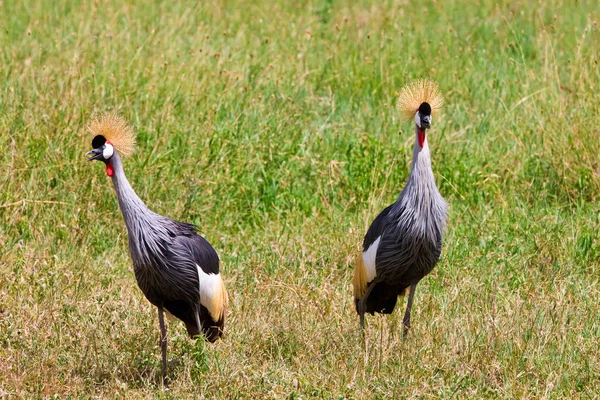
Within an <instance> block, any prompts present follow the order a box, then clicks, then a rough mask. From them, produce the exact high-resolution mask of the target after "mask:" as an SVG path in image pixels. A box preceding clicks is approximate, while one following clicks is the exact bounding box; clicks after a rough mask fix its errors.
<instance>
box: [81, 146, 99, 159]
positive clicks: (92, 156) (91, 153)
mask: <svg viewBox="0 0 600 400" xmlns="http://www.w3.org/2000/svg"><path fill="white" fill-rule="evenodd" d="M85 155H86V156H90V157H89V158H88V161H94V160H98V159H99V158H101V157H102V147H98V148H97V149H94V150H90V151H88V152H87V153H85Z"/></svg>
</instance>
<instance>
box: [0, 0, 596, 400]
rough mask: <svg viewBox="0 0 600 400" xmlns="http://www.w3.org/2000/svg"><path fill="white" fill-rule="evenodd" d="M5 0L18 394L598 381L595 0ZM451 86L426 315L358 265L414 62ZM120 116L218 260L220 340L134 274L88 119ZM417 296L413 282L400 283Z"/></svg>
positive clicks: (388, 174) (381, 197)
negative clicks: (170, 311) (360, 298)
mask: <svg viewBox="0 0 600 400" xmlns="http://www.w3.org/2000/svg"><path fill="white" fill-rule="evenodd" d="M129 3H130V4H123V2H119V1H101V0H100V1H84V2H83V3H81V2H78V1H62V2H36V1H18V2H17V1H15V2H13V1H0V149H1V151H0V166H2V171H1V172H0V360H1V361H0V397H6V398H37V397H40V398H44V397H52V396H56V397H57V398H87V397H108V398H146V397H157V398H182V397H186V396H190V395H194V396H197V397H205V398H223V399H229V398H290V399H292V398H294V399H295V398H303V399H306V398H313V397H314V398H327V399H329V398H331V399H341V398H349V399H350V398H352V399H366V398H377V399H384V398H409V397H418V398H451V397H454V398H507V399H510V398H556V399H560V398H597V397H598V396H600V282H599V280H600V237H599V233H598V232H599V228H600V208H599V205H600V140H599V133H600V130H599V128H598V126H599V125H600V111H599V104H600V95H599V90H600V72H599V71H600V66H599V57H600V56H599V54H600V28H599V27H598V21H600V4H599V3H598V2H595V1H579V2H564V3H565V4H563V2H560V1H537V2H535V1H500V2H496V1H492V0H480V1H458V0H457V1H429V0H425V1H419V2H414V3H410V4H409V3H408V2H407V1H393V0H389V1H382V2H375V3H373V4H369V3H368V2H337V1H323V2H321V1H311V2H308V3H306V4H304V3H302V2H298V4H297V5H292V3H294V2H288V1H279V2H276V3H274V2H272V1H258V2H256V1H245V2H233V1H226V2H223V3H221V4H220V5H214V6H213V5H211V4H210V3H211V2H206V3H207V4H196V3H194V2H187V1H180V2H175V4H170V2H164V3H163V2H159V1H154V2H153V1H144V2H135V3H139V4H134V2H129ZM418 77H431V78H434V79H435V80H437V81H438V82H439V84H440V87H441V89H442V91H443V92H444V94H445V96H446V104H447V105H446V108H445V110H444V113H443V115H442V116H440V117H439V118H437V119H435V120H434V126H433V130H432V131H431V133H430V136H429V141H430V146H431V149H432V159H433V169H434V172H435V174H436V179H437V183H438V187H439V188H440V191H441V192H442V194H443V195H444V196H445V197H446V198H447V199H448V202H449V203H450V221H449V225H448V228H447V232H446V236H445V242H444V251H443V254H442V259H441V261H440V263H439V264H438V265H437V267H436V269H435V270H434V271H433V272H432V274H431V275H430V276H428V277H427V278H425V279H424V280H423V281H422V283H421V284H420V285H419V287H418V289H417V294H416V299H415V306H414V310H413V320H412V322H413V327H412V330H411V333H410V336H409V339H408V340H407V341H406V342H404V343H403V342H402V340H401V338H400V336H401V335H400V334H399V333H400V329H399V328H400V325H401V314H402V312H401V311H402V310H401V311H400V312H398V311H397V312H396V313H395V314H394V315H393V316H391V317H386V318H384V317H381V316H377V317H370V318H368V321H367V323H368V327H367V330H366V333H367V335H366V337H367V346H366V349H364V348H363V347H362V342H361V339H360V336H359V331H358V317H357V316H356V314H355V312H354V310H353V302H352V297H351V284H350V281H351V277H352V268H353V261H354V257H355V254H356V252H357V249H358V248H359V243H361V241H362V237H363V235H364V233H365V231H366V228H367V227H368V225H369V223H370V222H371V220H372V219H373V218H374V217H375V216H376V215H377V213H378V212H379V211H380V210H381V209H382V208H383V207H384V206H386V205H388V204H389V203H391V202H393V201H394V200H395V198H396V196H397V195H398V193H399V192H400V190H401V189H402V187H403V186H404V183H405V181H406V178H407V175H408V169H409V165H410V160H411V156H412V145H413V141H414V135H413V133H412V127H411V125H410V124H402V123H401V122H400V121H399V116H398V113H397V111H396V110H395V108H394V100H395V94H396V92H397V91H398V90H399V89H400V88H401V87H402V85H403V84H405V83H406V82H408V81H409V80H410V79H413V78H418ZM109 110H115V111H118V112H119V113H120V114H122V115H123V116H125V117H126V118H127V119H128V120H129V121H130V122H131V124H132V126H133V127H134V129H135V130H136V131H137V134H138V142H139V147H138V151H137V152H136V153H135V154H134V155H133V156H132V157H129V158H127V159H126V160H124V163H125V170H126V173H127V174H128V177H129V180H130V182H131V183H132V186H133V187H134V188H135V190H136V191H137V193H138V194H139V196H140V197H141V198H142V199H143V200H144V201H146V203H147V204H148V205H149V206H150V207H151V208H152V209H153V210H154V211H156V212H158V213H161V214H164V215H167V216H170V217H173V218H176V219H180V220H185V221H190V222H193V223H195V224H197V225H198V226H199V228H200V231H201V233H202V234H203V235H204V236H205V237H206V238H207V239H208V240H209V241H210V242H211V243H212V244H213V245H214V247H215V248H216V249H217V251H218V252H219V254H220V257H221V260H222V271H223V276H224V278H225V282H226V285H227V287H228V290H229V294H230V299H231V307H230V311H229V313H228V319H227V325H226V337H225V339H224V340H223V341H220V342H219V343H216V344H215V345H210V344H205V343H204V342H203V341H202V340H198V341H191V340H189V339H188V338H187V337H186V335H185V328H184V326H183V324H181V323H178V322H171V323H169V327H168V332H169V356H170V357H172V358H175V359H177V360H178V363H176V364H174V366H173V367H172V368H171V372H170V380H171V384H170V388H169V390H165V388H163V386H162V385H161V383H160V368H161V363H160V349H159V346H158V319H157V316H156V310H155V309H154V308H153V307H152V306H151V305H150V303H149V302H148V301H147V300H146V299H145V298H144V297H143V294H142V293H141V291H140V290H139V289H138V288H137V285H136V282H135V278H134V276H133V268H132V265H131V262H130V259H129V255H128V253H127V236H126V230H125V226H124V223H123V220H122V217H121V214H120V212H119V209H118V204H117V201H116V197H115V193H114V190H113V188H112V184H111V182H110V180H109V179H108V178H107V177H106V175H105V173H104V170H103V168H102V167H101V166H100V165H98V164H97V163H87V162H85V159H86V158H85V157H84V153H85V152H86V151H88V150H89V149H90V139H91V138H90V137H89V136H88V134H87V133H86V130H85V127H86V125H87V123H88V122H89V120H90V119H91V118H92V117H93V116H94V115H97V114H99V113H101V112H104V111H109ZM401 308H402V307H401Z"/></svg>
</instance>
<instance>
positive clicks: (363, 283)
mask: <svg viewBox="0 0 600 400" xmlns="http://www.w3.org/2000/svg"><path fill="white" fill-rule="evenodd" d="M367 285H368V282H367V271H366V269H365V261H364V259H363V253H362V251H359V252H358V256H357V257H356V267H355V268H354V277H353V278H352V291H353V293H354V305H355V306H356V312H357V313H358V302H359V301H360V299H362V297H363V296H364V294H365V292H366V290H367Z"/></svg>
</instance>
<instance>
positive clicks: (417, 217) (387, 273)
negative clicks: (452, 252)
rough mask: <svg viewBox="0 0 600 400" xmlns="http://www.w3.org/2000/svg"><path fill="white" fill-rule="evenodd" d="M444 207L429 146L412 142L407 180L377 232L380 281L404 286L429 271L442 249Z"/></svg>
mask: <svg viewBox="0 0 600 400" xmlns="http://www.w3.org/2000/svg"><path fill="white" fill-rule="evenodd" d="M447 208H448V206H447V203H446V201H445V200H444V198H443V197H442V195H441V194H440V192H439V190H438V188H437V186H436V184H435V178H434V176H433V171H432V169H431V160H430V155H429V146H428V145H427V144H426V145H425V147H423V148H420V146H419V145H418V143H415V148H414V152H413V165H412V168H411V173H410V176H409V178H408V183H407V184H406V186H405V187H404V189H403V190H402V192H400V195H399V196H398V200H396V202H395V203H394V204H392V206H391V208H390V210H389V213H388V214H387V215H386V216H385V220H384V222H383V226H384V229H383V230H382V232H381V233H380V236H381V240H380V242H379V247H378V251H377V257H376V263H375V268H376V271H377V277H378V278H379V279H380V280H382V281H387V282H398V284H399V285H400V287H401V286H404V285H406V286H405V288H406V287H408V286H410V285H411V284H413V283H416V282H418V281H419V280H420V279H421V278H422V277H424V276H425V275H427V274H428V273H429V272H431V270H432V269H433V267H434V266H435V264H436V263H437V261H438V259H439V257H440V254H441V251H442V234H443V230H444V227H445V225H446V219H447ZM403 289H404V288H402V290H403Z"/></svg>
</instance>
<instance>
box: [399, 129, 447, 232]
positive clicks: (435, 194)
mask: <svg viewBox="0 0 600 400" xmlns="http://www.w3.org/2000/svg"><path fill="white" fill-rule="evenodd" d="M446 210H447V204H446V201H445V200H444V198H443V197H442V195H441V194H440V192H439V190H438V188H437V186H436V185H435V178H434V176H433V171H432V169H431V157H430V155H429V145H428V144H427V135H425V140H424V142H423V147H421V145H420V144H419V129H418V127H416V126H415V147H414V150H413V160H412V166H411V169H410V176H409V177H408V182H407V183H406V186H405V187H404V189H403V190H402V192H400V195H399V196H398V200H397V201H396V202H395V203H394V205H393V207H392V215H394V216H396V217H399V218H403V219H406V218H409V219H410V220H411V221H412V223H411V225H410V226H411V228H410V229H412V230H413V231H415V232H416V231H420V232H425V233H426V234H427V235H428V236H432V235H433V234H434V233H435V232H439V231H440V227H441V226H443V225H444V224H445V220H446Z"/></svg>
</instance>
